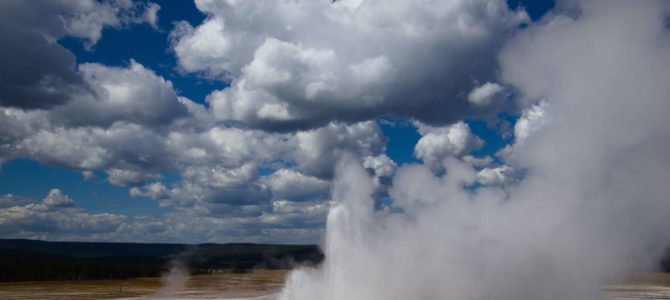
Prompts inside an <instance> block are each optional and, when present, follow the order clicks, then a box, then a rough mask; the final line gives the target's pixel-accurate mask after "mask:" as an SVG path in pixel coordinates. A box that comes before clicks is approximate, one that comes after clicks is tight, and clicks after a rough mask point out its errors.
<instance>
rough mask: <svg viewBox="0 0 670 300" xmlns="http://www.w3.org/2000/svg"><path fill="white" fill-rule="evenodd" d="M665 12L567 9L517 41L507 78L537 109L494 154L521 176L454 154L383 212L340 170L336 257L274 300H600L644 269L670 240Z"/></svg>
mask: <svg viewBox="0 0 670 300" xmlns="http://www.w3.org/2000/svg"><path fill="white" fill-rule="evenodd" d="M669 6H670V5H669V3H668V2H661V1H589V2H575V1H566V2H563V3H561V4H560V5H559V10H558V11H560V12H565V13H552V14H550V15H549V16H547V17H545V18H544V19H543V20H542V21H541V22H539V23H537V24H533V25H531V26H530V27H529V28H526V29H524V30H522V31H520V32H519V34H518V35H517V36H516V37H515V38H513V39H511V40H510V41H509V42H508V43H507V46H506V47H505V48H504V49H503V50H502V52H501V54H500V56H499V60H500V63H501V80H500V81H499V82H501V83H502V84H505V85H506V86H508V87H513V88H515V89H516V93H515V95H516V96H515V97H516V98H517V100H518V101H519V103H522V104H523V105H524V106H525V107H527V110H526V113H524V114H523V115H522V119H521V120H520V122H518V123H517V128H515V131H516V135H517V141H516V143H515V144H514V145H510V146H509V147H508V148H506V149H505V150H504V151H502V152H501V153H500V155H501V156H502V157H504V159H505V163H506V164H507V165H508V166H509V167H510V168H512V169H514V170H516V171H517V172H516V173H515V174H520V175H517V176H518V177H519V178H517V180H514V181H508V182H507V183H506V184H504V185H498V186H476V185H475V181H476V180H477V170H476V169H475V168H474V167H473V166H472V165H471V164H469V163H467V162H466V161H464V160H462V159H460V158H457V157H453V156H452V157H447V158H445V159H444V160H443V161H442V165H443V166H444V169H446V173H445V174H444V175H441V176H438V175H433V173H432V172H431V171H430V169H429V168H428V167H427V166H425V165H406V166H403V167H400V168H399V169H398V171H397V172H396V174H395V176H394V179H393V183H392V187H391V188H390V192H389V194H390V197H391V198H392V199H393V206H394V207H395V209H394V210H388V211H387V210H375V209H373V207H374V200H373V197H372V196H371V195H373V193H374V183H373V181H372V179H371V178H370V176H369V175H368V174H367V173H366V171H365V170H364V169H363V168H361V167H360V166H359V162H358V161H357V160H356V159H354V158H352V157H349V158H345V159H343V161H342V162H341V163H340V165H339V167H338V171H337V177H336V181H335V184H334V187H333V193H332V203H333V204H332V205H333V206H332V208H331V210H330V213H329V215H328V223H327V226H328V227H327V238H326V241H325V246H324V249H325V253H326V261H325V262H324V264H323V265H322V266H321V267H320V268H318V269H302V270H297V271H295V272H293V273H292V274H291V276H290V278H289V279H288V281H287V285H286V287H285V289H284V290H283V291H282V293H281V294H280V295H279V299H282V300H284V299H285V300H288V299H291V300H299V299H326V300H327V299H366V300H370V299H456V300H460V299H497V300H519V299H533V300H558V299H576V300H579V299H584V300H586V299H600V298H602V297H603V296H602V295H601V292H600V287H601V284H602V283H603V282H606V281H608V280H616V279H620V278H621V277H623V276H626V275H628V274H630V272H634V271H645V270H650V268H652V267H653V265H654V264H655V263H656V262H657V260H658V258H659V256H660V255H661V254H662V252H663V250H664V248H665V247H666V246H667V241H670V236H669V231H668V230H667V224H668V220H670V218H669V217H670V201H669V200H670V199H668V198H669V197H670V196H669V195H670V193H668V188H667V186H668V184H667V183H668V178H670V156H668V153H670V130H668V128H670V118H668V115H669V114H670V100H669V99H668V95H670V84H669V80H670V68H669V66H670V51H668V50H670V47H669V46H670V44H669V43H670V39H669V37H668V30H667V22H666V20H667V19H666V16H667V12H668V7H669ZM540 103H541V104H540ZM400 211H401V212H400Z"/></svg>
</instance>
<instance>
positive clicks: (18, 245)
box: [0, 239, 323, 281]
mask: <svg viewBox="0 0 670 300" xmlns="http://www.w3.org/2000/svg"><path fill="white" fill-rule="evenodd" d="M322 260H323V254H322V253H321V251H320V250H319V248H318V247H317V246H316V245H281V244H252V243H234V244H213V243H205V244H169V243H149V244H144V243H114V242H52V241H41V240H26V239H0V281H16V280H71V279H118V278H129V277H139V276H158V275H160V274H161V273H162V272H164V271H166V270H167V269H168V268H169V267H170V266H171V265H174V264H175V262H177V263H178V264H179V265H181V266H184V267H186V268H188V269H189V270H190V271H191V272H192V273H209V272H219V271H233V272H247V271H249V270H253V269H257V268H263V269H287V268H292V267H294V266H295V265H296V264H307V265H316V264H318V263H320V262H321V261H322ZM33 271H34V272H33Z"/></svg>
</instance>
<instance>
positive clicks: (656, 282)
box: [0, 270, 670, 300]
mask: <svg viewBox="0 0 670 300" xmlns="http://www.w3.org/2000/svg"><path fill="white" fill-rule="evenodd" d="M286 275H287V272H286V271H281V270H279V271H268V270H263V271H257V272H255V273H250V274H217V275H203V276H194V277H192V278H190V279H189V280H188V281H187V282H186V283H185V288H184V289H182V290H178V291H172V292H170V293H166V294H162V295H160V296H159V293H160V291H161V287H162V285H161V282H160V279H158V278H140V279H135V280H99V281H51V282H12V283H1V284H0V298H2V299H8V300H13V299H16V300H18V299H22V300H25V299H128V300H130V299H268V300H272V299H273V295H274V294H275V293H276V292H278V291H279V290H280V289H281V287H282V284H283V280H284V278H285V276H286ZM603 290H604V291H605V294H606V295H607V296H608V298H609V299H629V300H634V299H646V300H649V299H670V274H665V273H655V274H647V275H645V276H638V277H634V278H632V279H630V280H629V281H627V282H625V283H620V284H611V285H606V286H604V287H603Z"/></svg>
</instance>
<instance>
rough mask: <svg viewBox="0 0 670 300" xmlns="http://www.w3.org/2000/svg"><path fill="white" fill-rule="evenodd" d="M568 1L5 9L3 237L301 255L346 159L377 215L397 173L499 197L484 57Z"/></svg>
mask: <svg viewBox="0 0 670 300" xmlns="http://www.w3.org/2000/svg"><path fill="white" fill-rule="evenodd" d="M565 2H566V4H565V5H563V6H565V7H568V8H567V9H564V10H560V9H563V8H556V11H554V9H555V8H554V3H553V1H502V0H476V1H459V0H454V1H433V2H431V1H429V2H426V3H422V4H417V3H414V2H413V1H404V0H398V1H390V2H389V1H374V0H368V1H359V0H342V1H333V2H332V3H331V2H330V1H307V0H301V1H271V0H267V1H264V0H259V1H233V0H230V1H211V0H196V1H194V2H192V1H128V0H111V1H94V0H79V1H30V2H29V1H20V0H9V1H3V2H2V3H0V28H2V29H0V38H1V39H2V40H3V44H4V46H3V47H2V49H0V61H1V62H2V66H3V71H2V72H0V112H1V113H0V235H1V236H3V237H6V238H9V237H12V238H36V239H46V240H86V241H141V242H188V243H202V242H240V241H244V242H273V243H317V242H319V241H320V239H322V236H323V231H324V226H325V216H326V214H327V212H328V208H329V199H330V191H331V182H332V180H333V176H334V170H335V165H336V163H337V161H338V160H340V159H341V157H342V156H343V155H345V154H347V155H353V156H354V157H356V158H357V159H358V161H359V163H360V164H361V165H362V166H364V168H365V169H366V170H367V172H369V175H370V176H372V177H373V178H374V182H375V191H374V195H375V201H376V203H377V205H376V209H378V210H380V211H384V210H390V211H393V210H397V209H398V208H397V207H396V205H395V203H394V200H393V199H392V197H391V196H389V186H390V182H391V181H392V180H393V178H394V173H395V171H396V170H397V169H398V168H399V167H402V166H405V165H410V164H424V165H426V166H428V167H429V168H430V170H431V172H434V173H435V174H444V173H445V172H447V170H446V169H445V166H444V163H443V162H444V160H445V159H446V158H454V157H455V158H457V159H459V160H460V161H463V162H465V163H467V164H470V165H471V166H473V168H475V169H476V170H477V180H476V181H475V182H474V183H472V184H471V186H470V187H469V188H471V189H472V190H476V189H478V188H479V187H482V186H496V185H505V184H509V183H510V182H514V181H515V180H518V179H519V178H520V176H523V170H515V169H513V168H511V167H510V166H508V164H507V163H506V161H505V153H506V151H507V150H508V149H509V148H510V147H511V146H512V145H514V144H515V143H517V142H519V140H521V139H524V138H525V137H526V136H527V135H529V134H530V132H532V131H533V130H535V128H536V127H538V126H539V125H538V124H540V123H541V122H540V121H538V120H540V119H541V117H542V114H543V107H544V106H543V104H542V103H543V102H542V98H541V97H540V96H538V97H534V98H532V99H528V97H522V96H521V94H522V93H521V92H519V89H518V87H517V86H514V85H513V84H509V83H508V82H505V80H504V79H503V78H502V74H503V73H504V72H503V70H501V62H500V55H501V50H502V49H504V48H505V47H509V46H508V43H509V41H510V40H511V39H512V38H513V37H514V36H516V35H518V34H519V33H521V32H527V31H529V30H533V28H535V27H536V26H541V25H545V24H547V23H550V22H551V21H555V20H556V18H553V15H554V14H561V13H563V12H565V11H568V12H569V11H570V10H569V7H570V5H569V3H570V2H571V1H565ZM565 14H566V15H568V13H565ZM547 16H550V17H551V18H550V17H547ZM543 17H544V18H543ZM549 19H551V20H549Z"/></svg>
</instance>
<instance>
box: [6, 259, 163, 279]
mask: <svg viewBox="0 0 670 300" xmlns="http://www.w3.org/2000/svg"><path fill="white" fill-rule="evenodd" d="M162 272H163V268H162V267H161V266H155V265H153V266H152V265H142V264H137V265H130V264H115V263H101V262H95V261H86V260H74V259H65V258H63V259H56V258H37V259H27V258H20V257H19V258H17V257H3V258H2V259H1V260H0V281H40V280H97V279H127V278H136V277H156V276H160V274H162Z"/></svg>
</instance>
